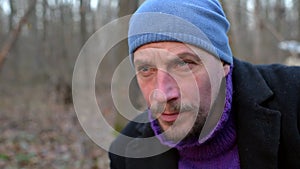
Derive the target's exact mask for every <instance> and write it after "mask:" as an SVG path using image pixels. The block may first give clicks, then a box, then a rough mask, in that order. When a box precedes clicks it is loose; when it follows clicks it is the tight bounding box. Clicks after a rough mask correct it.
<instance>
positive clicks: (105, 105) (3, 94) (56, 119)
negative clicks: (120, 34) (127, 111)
mask: <svg viewBox="0 0 300 169" xmlns="http://www.w3.org/2000/svg"><path fill="white" fill-rule="evenodd" d="M221 2H222V5H223V8H224V10H225V12H226V14H227V16H228V18H229V20H230V22H231V29H230V32H229V37H230V43H231V47H232V50H233V53H234V55H235V56H236V57H237V58H240V59H243V60H247V61H250V62H252V63H258V64H267V63H283V64H296V62H295V61H294V60H292V61H290V60H291V59H295V60H297V58H298V57H299V53H300V45H299V41H300V1H299V0H222V1H221ZM141 3H142V0H0V124H1V126H0V133H1V134H0V168H6V169H14V168H58V169H65V168H66V169H69V168H70V169H71V168H72V169H95V168H101V169H106V168H109V167H108V166H109V160H108V158H107V152H106V151H104V150H103V149H102V148H101V147H99V146H97V145H96V144H95V143H94V142H93V141H92V140H91V139H90V138H89V137H88V136H87V134H86V133H85V132H84V130H83V129H82V127H81V126H80V123H79V121H78V119H77V116H76V113H75V110H74V106H73V101H72V75H73V69H74V65H75V62H76V59H77V57H78V55H79V53H80V50H81V48H82V47H83V45H84V44H85V42H86V41H87V40H88V38H89V37H90V36H91V35H92V34H93V33H95V32H96V31H97V30H98V29H99V28H101V27H102V26H104V25H105V24H107V23H109V22H110V21H113V20H115V19H117V18H120V17H122V16H125V15H129V14H131V13H132V12H133V11H135V10H136V8H137V7H138V6H139V5H140V4H141ZM280 44H281V45H280ZM95 48H97V46H95ZM127 55H128V54H127V46H126V41H123V42H122V43H120V44H118V45H117V46H116V47H115V48H114V49H113V50H111V51H110V52H109V53H108V54H107V57H105V59H104V60H103V62H102V63H101V65H100V66H101V68H102V70H104V71H102V72H98V73H97V77H96V91H95V93H96V98H97V102H98V104H99V107H101V111H102V113H103V114H104V116H105V117H106V120H107V121H108V122H109V123H110V124H111V125H112V126H113V127H114V128H115V129H116V130H119V129H120V128H122V126H124V124H125V123H126V121H125V120H124V119H122V118H121V117H120V115H118V112H117V110H116V108H115V106H114V103H113V100H112V98H111V93H110V79H111V77H112V74H113V72H114V69H115V68H116V66H117V65H118V64H119V63H120V62H121V61H122V59H124V57H123V56H127ZM121 56H122V57H121ZM289 61H290V62H289ZM288 62H289V63H288ZM135 85H136V84H134V85H133V86H135ZM135 95H139V93H138V92H133V97H135ZM137 97H138V96H136V98H137ZM133 102H137V101H133ZM135 104H136V105H137V107H139V106H140V105H139V102H137V103H135ZM140 107H142V106H140Z"/></svg>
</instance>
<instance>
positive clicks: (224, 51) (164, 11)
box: [128, 0, 232, 65]
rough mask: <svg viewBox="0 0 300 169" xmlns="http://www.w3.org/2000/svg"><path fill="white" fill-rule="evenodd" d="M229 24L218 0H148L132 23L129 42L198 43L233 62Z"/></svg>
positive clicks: (134, 46)
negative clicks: (228, 34)
mask: <svg viewBox="0 0 300 169" xmlns="http://www.w3.org/2000/svg"><path fill="white" fill-rule="evenodd" d="M229 27H230V24H229V22H228V20H227V18H226V16H225V13H224V11H223V9H222V6H221V4H220V3H219V1H218V0H147V1H145V2H144V3H143V4H142V5H141V6H140V7H139V8H138V10H137V11H136V12H135V13H134V14H133V16H132V17H131V19H130V23H129V31H128V45H129V54H130V56H131V57H130V58H131V61H132V60H133V59H132V57H133V55H132V54H133V53H134V51H135V50H136V49H137V48H139V47H141V46H143V45H145V44H148V43H152V42H164V41H176V42H183V43H187V44H191V45H194V46H197V47H199V48H201V49H203V50H205V51H207V52H209V53H211V54H213V55H214V56H216V57H217V58H220V59H221V60H223V61H225V62H227V63H229V64H231V65H232V53H231V49H230V46H229V41H228V37H227V32H228V30H229Z"/></svg>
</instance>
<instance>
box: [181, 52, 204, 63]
mask: <svg viewBox="0 0 300 169" xmlns="http://www.w3.org/2000/svg"><path fill="white" fill-rule="evenodd" d="M177 56H178V57H179V58H180V59H185V58H189V57H192V58H193V59H195V60H196V61H199V62H200V61H201V59H200V57H199V56H198V55H197V54H195V53H193V52H183V53H179V54H177Z"/></svg>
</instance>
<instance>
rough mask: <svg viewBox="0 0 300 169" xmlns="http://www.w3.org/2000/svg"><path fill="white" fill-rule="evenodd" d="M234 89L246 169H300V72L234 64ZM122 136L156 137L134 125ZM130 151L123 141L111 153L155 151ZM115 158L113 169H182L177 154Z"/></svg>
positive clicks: (138, 148) (173, 151)
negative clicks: (117, 151)
mask: <svg viewBox="0 0 300 169" xmlns="http://www.w3.org/2000/svg"><path fill="white" fill-rule="evenodd" d="M233 89H234V91H233V103H232V104H233V105H232V110H233V111H232V112H234V115H235V119H236V125H237V139H238V140H237V142H238V152H239V158H240V166H241V169H287V168H288V169H300V68H299V67H287V66H283V65H252V64H249V63H246V62H242V61H239V60H237V59H234V69H233ZM138 118H146V116H145V114H143V115H140V116H139V117H138ZM122 133H123V134H125V135H128V136H131V137H134V138H141V137H149V136H153V132H152V130H151V128H150V125H149V124H148V123H146V124H140V123H135V122H130V123H129V124H128V125H127V126H126V128H125V129H124V130H123V131H122ZM128 145H129V143H128V142H126V141H124V140H122V139H119V138H117V139H116V140H115V141H114V143H113V144H112V146H111V149H114V148H116V149H120V150H121V151H128V150H129V151H130V152H131V151H135V152H136V151H142V150H143V149H147V148H149V147H150V148H154V147H151V146H145V145H143V144H140V146H134V148H132V149H130V148H128V147H130V146H128ZM109 157H110V160H111V168H112V169H177V168H178V166H177V163H178V158H179V157H178V152H177V150H176V149H171V150H169V151H167V152H165V153H163V154H160V155H157V156H153V157H148V158H141V159H140V158H124V157H121V156H117V155H114V154H112V153H110V154H109Z"/></svg>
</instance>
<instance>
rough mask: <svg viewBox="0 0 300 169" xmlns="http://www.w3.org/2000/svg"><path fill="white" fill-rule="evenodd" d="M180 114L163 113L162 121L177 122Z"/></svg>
mask: <svg viewBox="0 0 300 169" xmlns="http://www.w3.org/2000/svg"><path fill="white" fill-rule="evenodd" d="M178 116H179V113H162V114H161V115H160V117H159V118H160V119H161V120H162V121H165V122H168V123H170V122H175V121H176V119H177V117H178Z"/></svg>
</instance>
